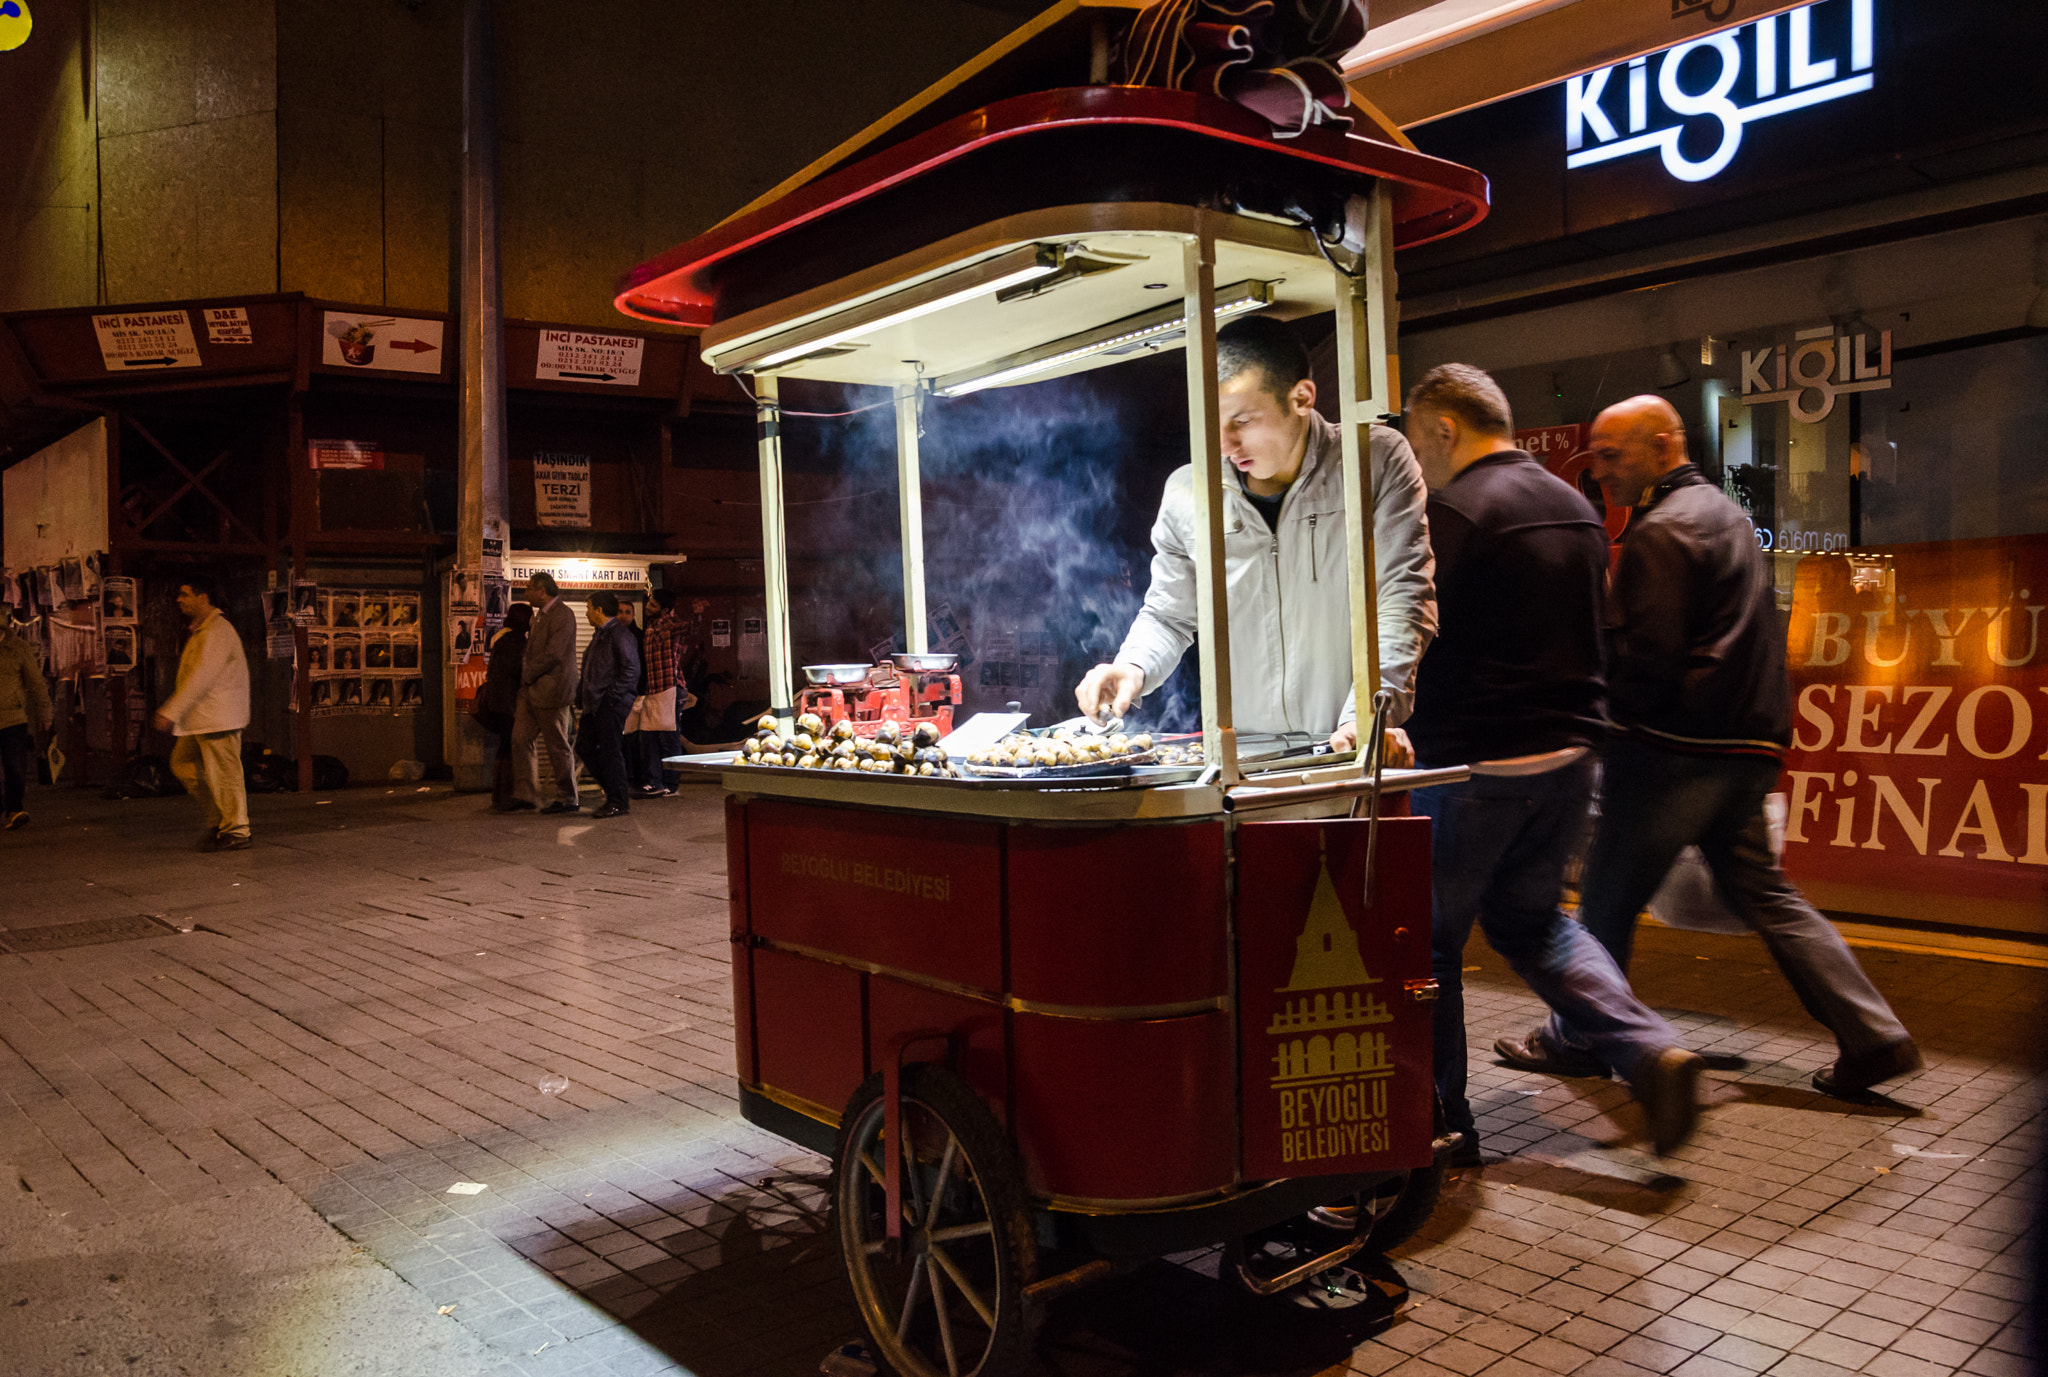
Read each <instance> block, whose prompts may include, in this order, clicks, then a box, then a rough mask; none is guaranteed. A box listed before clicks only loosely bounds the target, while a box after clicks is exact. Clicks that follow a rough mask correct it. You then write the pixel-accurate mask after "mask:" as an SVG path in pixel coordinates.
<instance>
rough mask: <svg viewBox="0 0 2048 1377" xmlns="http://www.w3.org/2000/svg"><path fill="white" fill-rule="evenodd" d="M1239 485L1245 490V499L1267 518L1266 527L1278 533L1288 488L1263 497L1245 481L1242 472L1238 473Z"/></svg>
mask: <svg viewBox="0 0 2048 1377" xmlns="http://www.w3.org/2000/svg"><path fill="white" fill-rule="evenodd" d="M1237 486H1238V487H1239V488H1241V489H1242V490H1243V491H1244V499H1245V501H1247V502H1249V503H1251V504H1252V507H1253V508H1254V509H1255V510H1256V511H1257V512H1258V514H1259V515H1260V516H1263V517H1264V518H1266V529H1267V530H1269V531H1272V532H1274V533H1275V534H1278V533H1279V530H1280V505H1281V504H1282V503H1283V502H1285V501H1286V500H1287V489H1286V488H1282V489H1281V490H1280V491H1279V492H1276V493H1274V494H1273V495H1272V496H1271V497H1261V496H1259V494H1257V493H1255V492H1253V491H1252V485H1251V484H1249V483H1247V482H1245V481H1244V474H1243V473H1241V472H1240V473H1239V474H1238V475H1237Z"/></svg>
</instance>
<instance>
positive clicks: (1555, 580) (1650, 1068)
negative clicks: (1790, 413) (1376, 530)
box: [1406, 363, 1705, 1166]
mask: <svg viewBox="0 0 2048 1377" xmlns="http://www.w3.org/2000/svg"><path fill="white" fill-rule="evenodd" d="M1406 415H1407V425H1406V429H1407V433H1408V439H1409V443H1410V444H1412V445H1413V446H1414V448H1415V455H1416V458H1417V460H1418V461H1419V462H1420V463H1421V465H1422V477H1423V481H1424V482H1425V483H1427V484H1428V486H1429V489H1430V498H1429V535H1430V546H1431V548H1432V550H1433V551H1434V552H1435V554H1436V595H1437V608H1438V626H1439V628H1440V629H1439V631H1438V633H1437V636H1436V639H1435V640H1434V641H1432V642H1431V643H1430V646H1429V649H1428V650H1427V651H1426V652H1425V653H1424V654H1423V657H1422V663H1421V666H1420V668H1419V669H1418V670H1417V674H1416V688H1415V713H1414V715H1413V716H1412V717H1410V718H1409V719H1408V724H1407V730H1408V736H1409V739H1410V741H1412V742H1413V743H1414V747H1415V756H1416V763H1417V764H1418V765H1421V766H1423V767H1424V768H1429V767H1432V766H1441V765H1466V764H1469V765H1471V767H1472V778H1470V779H1469V780H1466V781H1464V782H1463V783H1459V784H1445V785H1439V786H1437V787H1436V788H1433V789H1424V790H1420V791H1418V793H1417V794H1416V796H1415V803H1414V808H1415V811H1416V812H1418V813H1421V814H1423V815H1425V816H1427V817H1428V818H1429V819H1430V821H1431V833H1430V845H1431V864H1432V870H1433V876H1432V879H1433V888H1434V899H1433V915H1432V922H1431V965H1432V968H1433V969H1432V973H1433V974H1434V975H1435V977H1436V982H1437V986H1438V994H1437V999H1436V1003H1435V1005H1434V1006H1433V1015H1432V1016H1433V1018H1434V1019H1435V1025H1436V1057H1435V1061H1436V1084H1437V1095H1438V1098H1439V1099H1440V1100H1441V1102H1442V1104H1443V1109H1444V1117H1445V1120H1446V1122H1447V1123H1448V1125H1449V1127H1451V1128H1452V1129H1454V1130H1456V1131H1458V1132H1459V1133H1462V1134H1464V1135H1465V1141H1464V1142H1463V1143H1462V1144H1460V1145H1459V1150H1458V1152H1457V1154H1456V1159H1457V1160H1458V1161H1461V1162H1463V1163H1464V1164H1467V1165H1475V1166H1476V1165H1477V1164H1478V1162H1479V1134H1478V1129H1477V1127H1476V1125H1475V1123H1474V1120H1473V1114H1472V1107H1471V1104H1470V1103H1469V1101H1468V1100H1467V1099H1466V1095H1465V1070H1466V1067H1465V999H1464V975H1463V970H1464V954H1465V944H1466V942H1467V941H1468V940H1469V939H1470V938H1471V935H1472V928H1473V925H1474V924H1475V923H1477V925H1478V926H1479V929H1480V931H1481V932H1483V933H1485V934H1486V940H1487V942H1488V943H1489V944H1491V945H1492V947H1493V949H1494V950H1495V951H1497V952H1499V953H1500V954H1501V955H1502V956H1503V957H1505V958H1506V959H1507V962H1508V964H1509V965H1510V966H1512V967H1513V968H1514V971H1515V974H1517V975H1519V976H1521V977H1522V979H1523V980H1524V981H1525V982H1526V983H1527V984H1528V986H1529V988H1530V989H1532V990H1534V991H1535V992H1536V993H1537V994H1538V995H1540V996H1542V998H1543V1002H1544V1003H1546V1004H1548V1005H1549V1006H1550V1007H1551V1008H1552V1009H1554V1010H1557V1011H1559V1012H1560V1013H1563V1014H1566V1015H1568V1016H1569V1017H1570V1018H1571V1020H1572V1022H1573V1024H1574V1025H1575V1026H1576V1027H1579V1028H1581V1029H1583V1030H1584V1031H1585V1033H1586V1036H1587V1038H1588V1040H1589V1042H1590V1043H1591V1044H1592V1045H1593V1046H1594V1047H1596V1048H1597V1049H1598V1050H1599V1054H1600V1056H1601V1057H1602V1058H1603V1059H1604V1060H1605V1061H1606V1063H1607V1064H1609V1065H1611V1066H1614V1067H1615V1068H1616V1069H1617V1070H1619V1071H1620V1072H1621V1073H1622V1075H1623V1076H1624V1078H1625V1079H1626V1080H1627V1081H1628V1083H1629V1087H1630V1089H1631V1090H1633V1091H1634V1093H1635V1097H1636V1100H1637V1102H1638V1103H1640V1104H1641V1105H1642V1107H1643V1112H1644V1114H1645V1116H1646V1117H1647V1118H1648V1120H1649V1127H1650V1138H1651V1142H1652V1145H1653V1146H1654V1147H1655V1148H1656V1150H1657V1152H1659V1153H1660V1154H1661V1153H1667V1152H1670V1151H1671V1150H1672V1149H1673V1148H1675V1147H1677V1146H1678V1145H1679V1144H1681V1143H1683V1142H1684V1141H1685V1140H1686V1139H1687V1138H1688V1137H1689V1136H1690V1135H1691V1133H1692V1130H1693V1127H1694V1125H1695V1123H1696V1122H1697V1119H1698V1113H1699V1111H1698V1085H1699V1076H1700V1072H1701V1071H1702V1070H1703V1069H1704V1068H1705V1063H1704V1062H1703V1061H1701V1059H1700V1058H1699V1057H1698V1056H1696V1055H1694V1054H1693V1053H1691V1052H1689V1051H1687V1050H1685V1048H1683V1047H1681V1046H1680V1045H1679V1041H1678V1033H1677V1030H1676V1029H1674V1028H1673V1027H1672V1026H1671V1025H1670V1024H1669V1023H1667V1022H1665V1020H1664V1019H1662V1018H1661V1017H1659V1016H1658V1015H1657V1014H1656V1013H1654V1012H1652V1011H1651V1010H1650V1009H1649V1008H1647V1007H1645V1006H1644V1004H1643V1002H1642V1001H1641V1000H1640V999H1638V998H1636V996H1635V994H1634V992H1633V991H1631V990H1630V989H1629V987H1628V980H1627V978H1626V977H1625V976H1624V975H1623V974H1622V973H1621V969H1620V968H1619V967H1618V966H1617V965H1616V964H1615V962H1614V960H1613V958H1612V957H1610V956H1609V955H1608V953H1607V952H1606V951H1605V950H1603V949H1602V948H1601V945H1600V943H1599V942H1597V941H1596V940H1594V938H1593V936H1592V935H1591V934H1590V933H1588V932H1587V931H1586V930H1585V929H1584V928H1582V927H1580V926H1579V925H1578V924H1577V923H1574V922H1572V921H1571V919H1569V918H1568V917H1566V916H1565V914H1564V910H1563V909H1562V908H1560V907H1559V904H1558V900H1559V898H1560V897H1561V895H1562V893H1563V890H1564V871H1565V866H1566V863H1567V862H1568V861H1569V860H1570V859H1571V856H1572V853H1573V851H1574V850H1575V848H1576V843H1577V841H1578V839H1579V836H1580V834H1581V829H1582V827H1583V824H1584V820H1585V816H1586V807H1587V804H1588V803H1589V802H1590V801H1591V800H1592V797H1593V783H1594V778H1595V766H1596V765H1597V758H1596V756H1595V755H1594V751H1593V748H1594V747H1595V746H1597V745H1598V744H1599V743H1600V741H1601V740H1602V738H1603V736H1604V735H1605V728H1606V721H1605V718H1604V717H1603V715H1602V713H1601V700H1602V698H1603V697H1604V694H1605V685H1604V684H1603V683H1602V681H1601V665H1600V622H1601V600H1602V590H1603V587H1604V585H1605V582H1606V578H1607V531H1606V528H1605V527H1603V526H1602V525H1601V524H1600V519H1599V518H1598V517H1597V516H1595V515H1594V514H1593V509H1592V508H1591V507H1590V506H1588V505H1587V503H1586V499H1585V498H1583V497H1581V496H1579V494H1578V493H1576V492H1574V491H1572V489H1571V488H1570V487H1569V486H1567V485H1566V484H1565V483H1564V482H1562V481H1561V480H1559V479H1558V478H1556V477H1555V476H1553V475H1552V474H1551V473H1549V472H1548V471H1547V470H1545V469H1544V467H1543V466H1542V465H1541V464H1539V463H1537V462H1536V460H1535V459H1533V458H1531V457H1530V456H1529V454H1528V453H1526V452H1525V451H1523V450H1520V449H1517V448H1516V447H1515V442H1514V439H1513V436H1514V419H1513V416H1512V414H1511V413H1510V411H1509V409H1508V399H1507V397H1506V395H1505V394H1504V393H1502V391H1501V390H1500V387H1499V385H1498V384H1496V383H1495V382H1494V380H1493V379H1492V378H1490V377H1488V376H1487V375H1486V374H1485V373H1483V372H1481V371H1480V370H1479V369H1477V368H1473V367H1470V366H1469V365H1466V364H1459V363H1451V364H1444V365H1442V366H1441V367H1438V368H1433V369H1431V370H1430V371H1429V372H1428V373H1427V374H1425V375H1424V376H1423V378H1422V380H1421V381H1420V382H1418V383H1416V385H1415V388H1414V390H1413V391H1412V392H1410V393H1409V394H1408V406H1407V413H1406Z"/></svg>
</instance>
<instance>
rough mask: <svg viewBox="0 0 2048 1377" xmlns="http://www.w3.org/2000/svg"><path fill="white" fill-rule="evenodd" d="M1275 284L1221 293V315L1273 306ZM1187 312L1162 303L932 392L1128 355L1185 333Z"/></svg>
mask: <svg viewBox="0 0 2048 1377" xmlns="http://www.w3.org/2000/svg"><path fill="white" fill-rule="evenodd" d="M1272 301H1273V284H1272V283H1271V282H1257V281H1244V282H1237V283H1233V284H1232V285H1230V286H1228V287H1222V288H1218V289H1217V292H1216V319H1218V320H1219V321H1220V320H1227V319H1229V318H1230V317H1232V316H1236V315H1242V314H1244V313H1245V312H1247V311H1256V310H1258V309H1259V308H1260V307H1262V306H1267V305H1270V304H1272ZM1186 333H1187V314H1186V310H1185V307H1184V306H1182V305H1179V304H1175V305H1171V306H1161V307H1159V308H1158V309H1156V310H1151V311H1144V312H1141V313H1139V314H1138V315H1134V316H1125V317H1124V318H1123V319H1122V320H1114V321H1111V322H1110V323H1109V324H1107V325H1102V326H1097V327H1096V328H1095V329H1093V330H1084V331H1082V332H1081V333H1079V334H1075V335H1068V336H1067V337H1066V338H1065V339H1056V340H1054V341H1052V342H1051V343H1050V344H1042V345H1040V346H1038V347H1037V348H1036V349H1027V350H1025V351H1024V352H1023V353H1021V354H1012V355H1010V356H1009V357H1008V358H1002V359H997V360H994V361H993V362H991V363H985V364H982V365H980V366H979V367H976V368H967V369H962V370H961V371H959V372H957V373H949V374H947V375H945V376H944V377H941V378H936V379H934V380H933V382H932V391H933V392H935V393H937V394H938V395H939V396H941V397H964V396H966V395H967V394H968V393H970V392H979V391H981V390H982V389H983V388H985V387H1001V386H1004V385H1006V384H1008V383H1014V382H1022V381H1023V380H1024V379H1026V378H1029V377H1033V376H1035V375H1037V374H1039V373H1048V372H1051V371H1052V370H1053V369H1055V368H1063V367H1065V366H1066V365H1067V364H1070V363H1073V362H1074V361H1075V360H1077V359H1085V358H1089V357H1092V356H1094V355H1097V354H1112V353H1124V352H1126V351H1128V350H1132V349H1143V348H1157V347H1159V346H1160V345H1163V344H1168V343H1171V342H1173V341H1175V340H1176V339H1178V338H1180V337H1183V336H1185V335H1186Z"/></svg>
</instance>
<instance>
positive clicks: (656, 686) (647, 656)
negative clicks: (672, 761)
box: [635, 588, 688, 798]
mask: <svg viewBox="0 0 2048 1377" xmlns="http://www.w3.org/2000/svg"><path fill="white" fill-rule="evenodd" d="M654 605H655V606H656V607H658V608H660V609H661V612H660V614H659V615H658V616H656V617H655V619H654V622H653V624H652V625H650V626H649V627H648V628H647V637H646V639H645V640H644V641H643V642H642V643H641V651H642V660H641V666H642V674H641V689H640V694H641V697H640V701H639V705H638V716H639V719H640V721H639V723H638V727H639V731H638V735H639V739H640V742H641V748H642V750H643V751H644V752H645V756H644V759H645V761H646V765H645V768H646V771H647V777H646V783H645V784H643V785H642V786H641V787H640V788H639V789H637V790H636V791H635V792H636V793H638V794H639V795H640V796H641V797H643V798H666V797H668V796H669V795H670V794H673V793H674V792H675V791H676V786H675V784H674V782H673V781H671V780H670V779H668V778H667V771H666V769H665V768H664V767H663V765H662V763H661V762H662V761H663V759H665V758H666V757H668V756H672V755H681V754H682V752H683V739H682V736H681V734H680V733H678V732H677V730H676V712H677V710H678V709H679V708H680V707H681V704H680V703H679V702H678V701H677V700H678V699H679V698H681V697H682V696H683V695H684V694H685V693H687V692H688V688H687V686H686V685H685V684H684V683H683V652H684V646H683V619H682V618H681V617H678V616H677V615H676V595H675V590H674V589H670V588H657V589H655V590H654Z"/></svg>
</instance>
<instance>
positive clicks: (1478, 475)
mask: <svg viewBox="0 0 2048 1377" xmlns="http://www.w3.org/2000/svg"><path fill="white" fill-rule="evenodd" d="M1429 543H1430V546H1431V548H1432V549H1433V550H1434V551H1435V553H1436V597H1437V622H1438V625H1439V627H1440V628H1441V629H1440V630H1439V631H1438V632H1437V636H1436V639H1435V640H1434V641H1432V642H1430V646H1429V650H1428V652H1427V653H1426V654H1424V655H1423V657H1422V664H1421V666H1420V667H1419V668H1418V669H1417V671H1416V682H1415V715H1414V716H1412V717H1410V718H1409V719H1408V722H1407V724H1406V725H1407V730H1408V736H1409V739H1410V740H1412V741H1413V742H1414V744H1415V754H1416V759H1417V762H1418V763H1420V764H1423V765H1460V764H1469V763H1472V762H1474V761H1480V760H1501V759H1506V758H1509V757H1512V756H1520V755H1533V754H1536V753H1538V752H1541V751H1554V750H1560V749H1562V748H1564V747H1567V746H1589V745H1594V744H1597V743H1598V742H1599V741H1600V740H1601V738H1602V736H1603V735H1604V733H1605V726H1606V724H1605V720H1604V717H1603V712H1602V709H1603V704H1604V700H1605V698H1606V691H1607V690H1606V684H1605V682H1604V681H1603V679H1602V677H1601V619H1602V614H1603V611H1604V602H1605V594H1606V579H1607V530H1606V528H1605V527H1604V526H1602V525H1601V524H1600V520H1599V518H1598V517H1596V516H1595V515H1594V514H1593V509H1592V507H1590V506H1589V505H1587V503H1586V499H1585V498H1583V497H1581V496H1579V494H1578V493H1576V492H1574V491H1573V490H1572V489H1571V487H1570V486H1569V485H1567V484H1566V483H1564V482H1562V481H1561V480H1559V479H1557V478H1555V477H1553V476H1552V475H1551V474H1550V473H1549V472H1548V471H1546V470H1545V469H1544V467H1543V466H1542V465H1541V464H1539V463H1537V462H1536V461H1535V460H1534V459H1532V458H1530V457H1529V455H1528V454H1526V453H1525V452H1523V451H1521V450H1506V451H1503V452H1501V453H1499V454H1493V455H1488V456H1487V457H1486V458H1484V459H1481V460H1479V461H1478V462H1477V463H1474V464H1472V465H1471V466H1470V467H1468V468H1467V469H1465V471H1464V472H1462V473H1460V474H1459V475H1458V476H1457V477H1456V478H1453V479H1452V480H1451V481H1450V482H1449V483H1447V484H1445V485H1444V487H1443V488H1442V489H1440V490H1439V491H1437V492H1435V493H1432V494H1431V495H1430V498H1429Z"/></svg>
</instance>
